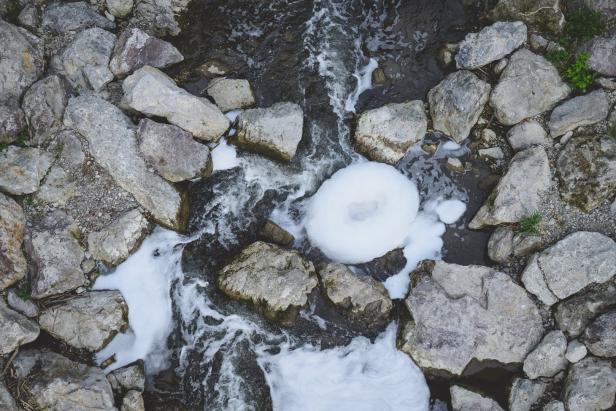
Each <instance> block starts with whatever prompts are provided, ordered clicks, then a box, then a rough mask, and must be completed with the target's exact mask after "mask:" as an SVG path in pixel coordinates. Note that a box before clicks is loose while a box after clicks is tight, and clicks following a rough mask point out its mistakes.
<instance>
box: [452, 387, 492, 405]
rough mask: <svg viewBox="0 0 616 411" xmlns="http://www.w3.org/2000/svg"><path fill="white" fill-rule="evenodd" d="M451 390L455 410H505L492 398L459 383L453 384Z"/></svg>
mask: <svg viewBox="0 0 616 411" xmlns="http://www.w3.org/2000/svg"><path fill="white" fill-rule="evenodd" d="M449 392H450V393H451V408H453V411H503V409H502V407H501V406H500V405H498V403H497V402H496V401H494V400H493V399H492V398H488V397H484V396H483V395H481V394H477V393H476V392H473V391H471V390H467V389H466V388H462V387H460V386H459V385H452V386H451V388H450V389H449Z"/></svg>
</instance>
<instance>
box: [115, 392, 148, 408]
mask: <svg viewBox="0 0 616 411" xmlns="http://www.w3.org/2000/svg"><path fill="white" fill-rule="evenodd" d="M120 410H121V411H145V405H144V404H143V397H142V396H141V393H140V392H139V391H129V392H127V393H126V395H125V396H124V399H122V408H121V409H120Z"/></svg>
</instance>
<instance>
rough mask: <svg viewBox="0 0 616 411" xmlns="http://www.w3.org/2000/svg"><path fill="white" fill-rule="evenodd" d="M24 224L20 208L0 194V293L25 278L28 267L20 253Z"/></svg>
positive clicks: (24, 220) (10, 199)
mask: <svg viewBox="0 0 616 411" xmlns="http://www.w3.org/2000/svg"><path fill="white" fill-rule="evenodd" d="M25 224H26V218H25V216H24V212H23V210H22V209H21V206H20V205H19V204H17V202H16V201H15V200H13V199H12V198H11V197H8V196H5V195H4V194H2V193H0V291H2V290H4V289H5V288H7V287H10V286H11V285H13V284H15V283H16V282H17V281H19V280H21V279H22V278H24V277H25V276H26V272H27V269H28V267H27V263H26V258H25V257H24V254H23V252H22V251H21V245H22V243H23V239H24V225H25Z"/></svg>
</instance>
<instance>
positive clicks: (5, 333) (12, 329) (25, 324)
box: [0, 298, 40, 355]
mask: <svg viewBox="0 0 616 411" xmlns="http://www.w3.org/2000/svg"><path fill="white" fill-rule="evenodd" d="M0 329H1V330H2V332H1V333H0V355H5V354H10V353H11V352H13V351H14V350H15V349H16V348H18V347H19V346H21V345H24V344H27V343H29V342H32V341H34V340H36V339H37V337H38V335H39V331H40V330H39V327H38V325H36V323H35V322H34V321H32V320H29V319H28V318H26V317H24V316H23V315H21V314H19V313H18V312H16V311H13V310H11V309H10V308H8V307H7V306H6V304H5V303H4V299H3V298H0Z"/></svg>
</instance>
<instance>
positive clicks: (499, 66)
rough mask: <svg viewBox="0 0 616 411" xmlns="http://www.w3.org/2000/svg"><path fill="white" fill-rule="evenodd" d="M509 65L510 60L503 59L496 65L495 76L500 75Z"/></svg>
mask: <svg viewBox="0 0 616 411" xmlns="http://www.w3.org/2000/svg"><path fill="white" fill-rule="evenodd" d="M507 64H509V59H506V58H504V59H502V60H500V61H499V62H498V63H496V64H495V65H494V74H496V75H498V74H500V73H502V72H503V70H505V67H507Z"/></svg>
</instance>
